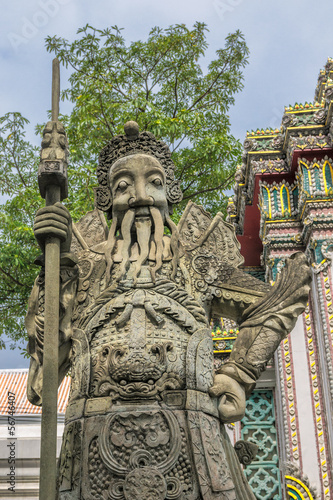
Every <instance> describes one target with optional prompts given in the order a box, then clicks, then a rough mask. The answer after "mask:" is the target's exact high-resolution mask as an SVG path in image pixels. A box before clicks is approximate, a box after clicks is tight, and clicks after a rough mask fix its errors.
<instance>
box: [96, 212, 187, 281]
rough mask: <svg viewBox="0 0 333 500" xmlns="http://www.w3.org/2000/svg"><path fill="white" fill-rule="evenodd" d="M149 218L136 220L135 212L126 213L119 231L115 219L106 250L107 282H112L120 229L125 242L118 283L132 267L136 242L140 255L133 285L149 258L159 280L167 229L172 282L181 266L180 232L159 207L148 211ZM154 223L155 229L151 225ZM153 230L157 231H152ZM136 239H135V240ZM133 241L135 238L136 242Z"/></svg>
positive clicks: (153, 278) (154, 276)
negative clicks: (169, 239)
mask: <svg viewBox="0 0 333 500" xmlns="http://www.w3.org/2000/svg"><path fill="white" fill-rule="evenodd" d="M149 210H150V217H149V216H147V217H135V209H129V210H127V211H126V213H125V215H124V217H123V219H122V222H121V225H120V228H119V225H118V220H117V218H116V217H114V218H113V220H112V225H111V228H110V232H109V236H108V241H107V244H106V248H105V259H106V279H107V282H109V281H110V276H111V270H112V268H113V264H114V262H113V253H114V251H115V249H116V243H117V231H118V229H119V231H120V236H121V238H122V239H123V246H122V250H121V256H122V262H121V264H120V266H119V272H118V273H117V276H116V280H117V281H119V280H120V279H121V278H122V277H123V276H124V274H125V273H126V271H127V269H128V267H129V264H130V254H131V246H132V243H134V242H135V241H136V242H137V244H138V247H139V255H138V258H137V260H136V262H135V267H134V269H133V280H134V285H135V284H136V282H137V279H138V276H139V274H140V271H141V268H142V266H143V265H144V264H145V263H146V261H147V260H148V257H149V256H150V257H151V258H153V259H154V260H155V265H154V266H153V267H150V268H149V270H150V274H151V277H152V280H153V282H154V283H155V280H156V272H157V271H158V270H159V269H161V267H162V264H163V235H164V226H166V227H168V229H169V230H170V233H171V241H170V247H171V252H172V276H171V278H172V279H173V278H174V276H175V274H176V271H177V265H178V230H177V226H176V225H175V224H174V222H172V220H171V219H170V217H169V216H166V217H163V215H162V213H161V212H160V210H159V209H158V208H156V207H149ZM152 222H153V225H152ZM153 228H154V231H152V229H153ZM135 236H136V238H135ZM133 238H135V239H134V240H133ZM152 243H153V245H151V244H152ZM152 248H154V250H155V254H154V255H150V254H151V249H152Z"/></svg>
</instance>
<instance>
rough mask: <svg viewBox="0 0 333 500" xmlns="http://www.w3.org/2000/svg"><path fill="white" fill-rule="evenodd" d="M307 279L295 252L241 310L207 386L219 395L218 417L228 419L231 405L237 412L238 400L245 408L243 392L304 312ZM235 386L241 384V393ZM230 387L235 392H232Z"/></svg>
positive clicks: (303, 259) (302, 260)
mask: <svg viewBox="0 0 333 500" xmlns="http://www.w3.org/2000/svg"><path fill="white" fill-rule="evenodd" d="M310 281H311V275H310V268H309V264H308V263H307V260H306V257H305V255H304V254H302V253H296V254H294V255H292V256H291V257H290V258H289V259H288V260H287V261H286V266H285V267H284V268H283V270H282V272H281V274H280V275H279V277H278V279H277V282H276V283H275V285H274V286H273V287H272V288H271V290H270V291H269V292H268V293H267V295H266V296H265V297H264V298H262V299H261V300H258V301H256V302H255V303H254V304H252V305H251V306H249V307H248V308H247V309H246V310H245V311H244V313H243V317H242V319H241V321H240V327H239V334H238V337H237V340H236V342H235V344H234V347H233V350H232V353H231V356H230V359H229V361H228V362H227V363H225V364H224V365H223V366H222V367H221V368H220V369H219V370H218V371H217V373H216V376H215V381H214V386H213V388H212V389H211V394H212V395H214V396H216V397H221V402H220V415H221V418H222V420H224V421H228V420H229V421H230V420H232V417H231V413H232V412H233V411H232V409H233V408H234V413H235V412H237V413H238V414H241V411H240V410H239V408H240V407H241V406H242V403H241V400H243V403H244V410H245V395H246V394H249V393H250V392H251V391H252V389H253V388H254V386H255V383H256V381H257V379H258V378H259V376H260V375H261V373H262V372H263V371H264V370H265V368H266V365H267V363H268V361H269V360H270V359H271V358H272V356H273V354H274V352H275V350H276V349H277V347H278V346H279V344H280V342H281V340H282V339H283V338H285V337H286V336H287V335H288V333H290V332H291V330H292V329H293V328H294V326H295V323H296V320H297V317H298V316H299V315H300V314H301V313H302V312H303V311H304V309H305V307H306V304H307V301H308V295H309V290H310ZM230 379H233V380H234V383H233V382H231V381H230ZM238 385H241V386H242V387H243V395H241V394H240V391H239V388H238ZM232 386H233V387H234V391H235V394H236V395H234V394H233V393H232ZM226 387H227V389H226ZM229 417H230V418H229ZM240 418H241V417H240Z"/></svg>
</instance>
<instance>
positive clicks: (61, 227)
mask: <svg viewBox="0 0 333 500" xmlns="http://www.w3.org/2000/svg"><path fill="white" fill-rule="evenodd" d="M34 233H35V238H36V240H37V242H38V244H39V246H40V247H41V249H42V250H43V252H44V249H45V240H46V238H47V237H49V236H54V237H56V238H59V239H60V241H61V252H69V249H70V246H71V239H72V218H71V215H70V213H69V211H68V210H67V208H66V207H64V206H63V205H62V204H61V203H59V202H57V203H55V204H54V205H49V206H47V207H43V208H40V209H39V210H38V211H37V214H36V218H35V223H34Z"/></svg>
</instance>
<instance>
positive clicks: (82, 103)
mask: <svg viewBox="0 0 333 500" xmlns="http://www.w3.org/2000/svg"><path fill="white" fill-rule="evenodd" d="M78 34H79V37H78V39H77V40H75V41H74V42H72V43H70V42H68V41H67V40H65V39H63V38H59V37H56V36H54V37H48V38H47V39H46V47H47V50H48V51H49V52H52V53H54V54H55V55H56V56H57V57H58V58H59V60H60V62H61V63H63V64H64V65H65V66H66V67H70V68H72V70H73V72H72V74H71V76H70V78H69V87H68V88H67V89H65V90H64V91H63V92H62V99H64V100H68V101H70V102H71V103H72V104H73V110H72V112H71V114H70V115H69V116H62V117H61V119H62V121H63V122H64V124H65V127H66V131H67V135H68V139H69V145H70V166H69V171H68V177H69V187H70V188H69V197H68V200H66V205H67V207H68V208H69V210H70V211H71V214H72V216H73V219H74V221H75V220H78V219H79V218H80V217H81V216H82V215H83V214H84V213H86V212H87V210H91V209H92V208H93V205H94V201H93V187H94V186H95V185H96V177H95V170H96V164H97V161H98V154H99V152H100V150H101V149H102V148H103V147H104V146H105V144H106V143H107V142H108V141H109V140H110V139H111V138H112V137H113V136H114V135H117V134H119V133H123V125H124V123H125V122H126V121H128V120H135V121H137V122H138V124H139V126H140V129H141V130H148V131H150V132H152V133H153V134H154V135H155V136H156V137H157V138H160V139H163V140H164V141H165V142H166V143H167V144H168V145H169V147H170V149H171V151H172V157H173V161H174V163H175V165H176V172H175V174H176V178H178V179H180V181H181V183H182V189H183V195H184V199H183V202H182V203H181V204H180V206H179V207H176V213H175V218H177V216H178V214H179V213H180V212H181V211H182V209H183V208H184V206H185V204H186V203H187V201H188V200H189V199H192V200H193V201H196V202H197V203H200V204H202V205H204V207H205V208H206V209H207V210H210V211H211V212H212V213H216V212H217V211H218V210H221V209H222V210H223V208H224V207H225V203H226V195H225V193H224V191H225V190H227V189H229V188H230V186H231V184H232V182H233V176H234V171H235V166H236V164H237V163H238V162H239V160H240V155H241V146H240V143H239V141H238V140H237V139H235V138H234V137H233V136H232V135H231V133H230V121H229V116H228V114H227V113H228V110H229V108H230V106H231V105H232V104H233V103H234V98H235V94H236V93H237V92H239V91H240V90H241V89H242V87H243V76H242V70H243V68H244V66H245V65H246V63H247V59H248V48H247V46H246V43H245V41H244V37H243V35H242V34H241V33H240V32H239V31H236V32H235V33H233V34H230V35H228V36H227V38H226V41H225V46H224V48H222V49H219V50H217V52H216V58H215V59H214V60H213V61H211V62H210V63H209V64H208V66H207V68H206V69H203V67H202V66H203V65H204V64H205V59H204V56H205V52H206V49H207V41H206V34H207V27H206V25H205V24H204V23H196V24H195V25H194V27H193V29H188V28H187V27H186V26H185V25H183V24H182V25H175V26H171V27H169V28H168V29H165V30H163V29H161V28H158V27H155V28H153V29H152V30H151V32H150V33H149V36H148V39H147V40H146V41H137V42H132V43H130V44H126V42H125V39H124V37H123V36H122V32H121V30H120V29H118V28H117V27H116V26H115V27H112V28H108V29H105V30H98V29H94V28H92V27H91V26H89V25H87V26H85V27H84V28H82V29H80V30H79V31H78ZM26 122H27V120H25V119H24V118H23V117H22V116H21V115H20V114H19V113H11V114H7V115H5V116H4V117H2V118H1V119H0V168H1V184H0V194H2V195H5V196H7V197H8V199H7V201H6V202H5V203H3V204H2V205H1V206H0V218H1V230H0V238H1V247H2V250H1V257H0V275H1V278H2V279H1V280H0V282H1V285H0V300H1V305H0V312H1V317H0V319H1V321H0V336H1V334H3V333H7V335H9V337H11V338H12V339H13V340H17V339H19V338H21V337H22V336H23V335H24V326H23V318H24V315H25V310H26V303H27V298H28V295H29V293H30V290H31V287H32V283H33V279H34V277H35V276H36V274H37V272H38V269H37V268H36V266H34V265H33V261H34V258H35V257H36V256H37V255H38V253H39V250H38V247H37V244H36V243H35V240H34V237H33V231H32V225H33V218H34V214H35V212H36V210H37V209H38V208H39V207H40V206H41V205H42V203H43V201H42V200H41V198H40V196H39V194H38V186H37V166H38V152H37V149H36V148H35V147H33V146H32V145H31V144H29V143H28V142H27V141H26V139H25V135H24V126H25V124H26ZM42 128H43V126H42V125H40V126H37V128H36V129H37V132H39V133H40V132H41V130H42ZM0 347H1V344H0Z"/></svg>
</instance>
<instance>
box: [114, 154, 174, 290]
mask: <svg viewBox="0 0 333 500" xmlns="http://www.w3.org/2000/svg"><path fill="white" fill-rule="evenodd" d="M108 181H109V189H110V191H111V194H112V226H111V229H110V233H109V238H108V245H107V248H106V252H105V256H106V261H107V275H109V273H110V269H111V266H112V264H113V255H114V249H115V248H116V240H117V238H118V239H119V240H121V242H122V243H121V251H120V252H121V258H120V260H116V261H117V262H121V266H120V270H119V276H120V277H121V276H123V275H124V274H125V273H126V270H127V269H128V267H129V263H130V260H132V261H134V260H135V261H136V265H135V269H134V271H133V279H134V282H136V278H137V276H138V275H139V273H140V270H141V266H142V265H143V264H145V263H147V261H148V258H149V260H150V261H151V262H155V264H154V265H153V266H152V267H150V273H151V276H152V278H153V281H155V273H156V271H157V270H159V269H160V268H161V266H162V260H163V251H164V240H163V238H164V226H165V225H166V226H167V227H168V228H169V229H170V231H171V234H174V238H173V239H172V242H171V248H172V250H173V254H174V257H175V258H174V259H173V268H174V269H175V268H176V258H177V249H176V245H178V239H176V237H175V225H174V223H173V222H172V221H171V220H170V217H169V206H168V200H167V197H166V175H165V172H164V169H163V167H162V165H161V164H160V163H159V161H158V160H157V159H156V158H154V157H152V156H149V155H147V154H141V153H140V154H135V155H131V156H125V157H123V158H121V159H119V160H118V161H116V162H115V163H114V164H113V165H112V167H111V169H110V172H109V177H108ZM169 245H170V243H169ZM134 248H137V251H138V256H137V257H134V254H133V251H134ZM118 253H119V250H118ZM117 255H118V254H117ZM116 259H119V257H116Z"/></svg>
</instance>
